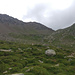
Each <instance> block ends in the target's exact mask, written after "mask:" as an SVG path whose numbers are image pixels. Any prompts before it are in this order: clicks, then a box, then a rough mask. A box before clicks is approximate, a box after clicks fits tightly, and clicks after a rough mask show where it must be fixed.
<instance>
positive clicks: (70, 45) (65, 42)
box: [48, 24, 75, 50]
mask: <svg viewBox="0 0 75 75" xmlns="http://www.w3.org/2000/svg"><path fill="white" fill-rule="evenodd" d="M48 39H49V42H50V43H52V44H53V45H55V46H57V47H60V48H61V47H63V48H67V49H73V50H74V49H75V24H73V25H72V26H70V27H68V28H65V29H60V30H57V31H56V32H54V33H52V34H51V35H50V36H49V37H48Z"/></svg>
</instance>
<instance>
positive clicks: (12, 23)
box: [0, 14, 54, 42]
mask: <svg viewBox="0 0 75 75" xmlns="http://www.w3.org/2000/svg"><path fill="white" fill-rule="evenodd" d="M52 32H54V30H52V29H50V28H48V27H46V26H44V25H42V24H40V23H37V22H27V23H26V22H23V21H20V20H18V19H16V18H13V17H11V16H8V15H6V14H0V39H1V40H8V41H20V42H24V41H29V42H30V41H31V40H33V41H38V40H39V41H41V39H43V37H44V36H48V35H50V34H51V33H52ZM35 38H37V39H35Z"/></svg>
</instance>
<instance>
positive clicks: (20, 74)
mask: <svg viewBox="0 0 75 75" xmlns="http://www.w3.org/2000/svg"><path fill="white" fill-rule="evenodd" d="M10 75H24V74H23V73H18V74H10Z"/></svg>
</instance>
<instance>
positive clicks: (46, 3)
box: [0, 0, 75, 30]
mask: <svg viewBox="0 0 75 75" xmlns="http://www.w3.org/2000/svg"><path fill="white" fill-rule="evenodd" d="M0 13H1V14H8V15H10V16H12V17H15V18H18V19H19V20H23V21H24V22H29V21H32V22H33V21H36V22H40V23H42V24H44V25H46V26H47V27H50V28H52V29H54V30H57V29H62V28H65V27H68V26H70V25H71V24H73V23H74V22H75V0H0Z"/></svg>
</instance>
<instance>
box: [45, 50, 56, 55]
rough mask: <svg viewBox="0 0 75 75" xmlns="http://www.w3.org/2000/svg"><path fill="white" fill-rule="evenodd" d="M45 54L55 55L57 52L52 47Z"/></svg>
mask: <svg viewBox="0 0 75 75" xmlns="http://www.w3.org/2000/svg"><path fill="white" fill-rule="evenodd" d="M45 54H46V55H48V56H54V55H56V52H55V51H54V50H52V49H48V50H46V51H45Z"/></svg>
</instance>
